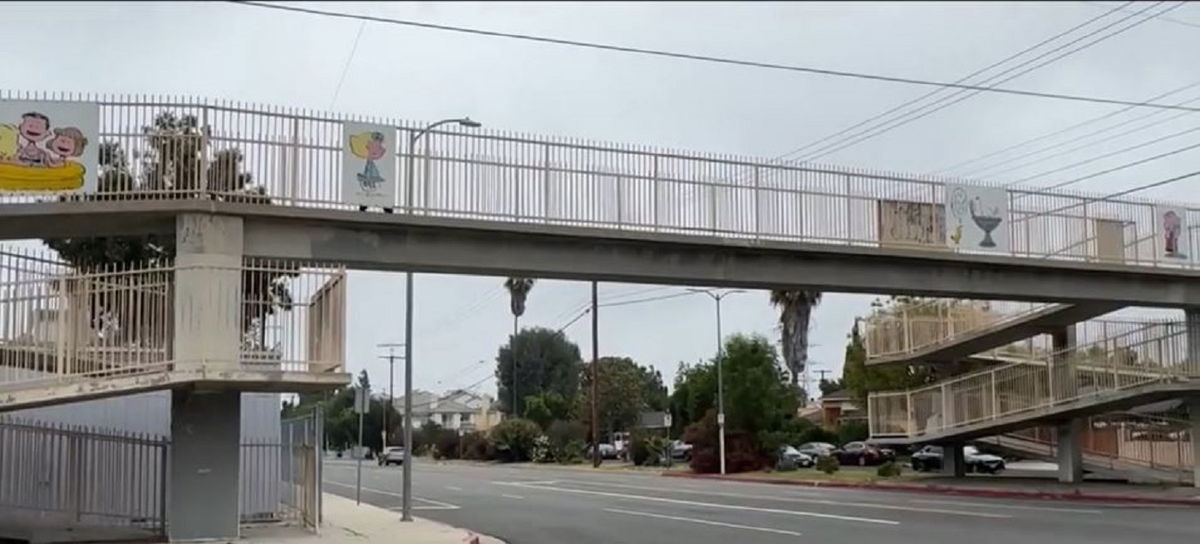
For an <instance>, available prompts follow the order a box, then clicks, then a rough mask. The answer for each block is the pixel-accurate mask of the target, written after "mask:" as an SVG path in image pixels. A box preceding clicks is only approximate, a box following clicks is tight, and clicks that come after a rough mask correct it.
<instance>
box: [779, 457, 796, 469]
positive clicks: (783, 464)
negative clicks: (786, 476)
mask: <svg viewBox="0 0 1200 544" xmlns="http://www.w3.org/2000/svg"><path fill="white" fill-rule="evenodd" d="M775 470H778V471H780V472H791V471H793V470H796V462H795V461H793V460H791V459H789V458H787V457H784V456H782V455H780V456H779V459H778V460H776V461H775Z"/></svg>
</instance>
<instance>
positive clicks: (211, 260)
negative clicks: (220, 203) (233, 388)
mask: <svg viewBox="0 0 1200 544" xmlns="http://www.w3.org/2000/svg"><path fill="white" fill-rule="evenodd" d="M175 232H176V236H175V246H176V253H175V267H176V272H175V320H174V325H175V330H174V343H173V345H174V352H173V359H174V360H175V362H176V363H175V365H176V368H178V369H192V368H195V367H198V366H201V365H203V366H205V367H206V368H212V367H217V366H231V365H237V364H238V362H239V351H240V344H241V342H240V340H241V319H240V316H241V307H240V298H241V294H242V293H241V290H242V273H241V270H240V267H241V265H242V219H241V218H240V217H228V216H220V215H182V216H180V217H179V218H178V219H177V221H176V229H175Z"/></svg>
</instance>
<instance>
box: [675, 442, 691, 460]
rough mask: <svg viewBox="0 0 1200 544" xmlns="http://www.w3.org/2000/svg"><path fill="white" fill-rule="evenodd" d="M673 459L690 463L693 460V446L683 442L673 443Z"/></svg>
mask: <svg viewBox="0 0 1200 544" xmlns="http://www.w3.org/2000/svg"><path fill="white" fill-rule="evenodd" d="M671 458H673V459H683V460H685V461H689V460H691V458H692V445H691V444H688V443H687V442H684V441H682V440H675V441H673V442H671Z"/></svg>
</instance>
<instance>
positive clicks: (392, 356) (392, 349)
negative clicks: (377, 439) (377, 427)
mask: <svg viewBox="0 0 1200 544" xmlns="http://www.w3.org/2000/svg"><path fill="white" fill-rule="evenodd" d="M403 346H404V344H397V343H389V344H375V347H377V348H388V354H387V355H380V356H379V358H380V359H387V362H388V396H387V399H388V402H387V407H386V408H384V410H383V447H384V448H387V447H388V439H389V438H391V436H390V435H391V433H390V432H388V412H390V411H391V410H392V408H394V406H392V402H393V400H392V395H393V391H395V390H396V389H395V387H396V385H395V382H396V348H398V347H403ZM401 358H403V357H401Z"/></svg>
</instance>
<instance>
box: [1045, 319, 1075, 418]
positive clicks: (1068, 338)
mask: <svg viewBox="0 0 1200 544" xmlns="http://www.w3.org/2000/svg"><path fill="white" fill-rule="evenodd" d="M1050 346H1051V351H1052V352H1053V355H1052V356H1051V360H1050V368H1049V373H1048V376H1049V382H1048V383H1049V393H1050V398H1052V399H1055V400H1059V399H1069V398H1072V397H1074V396H1075V391H1076V387H1075V383H1076V382H1075V373H1074V372H1073V369H1072V368H1071V365H1070V352H1069V351H1067V350H1071V349H1074V348H1075V326H1074V325H1068V326H1066V327H1062V328H1060V329H1055V330H1053V331H1051V332H1050Z"/></svg>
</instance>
